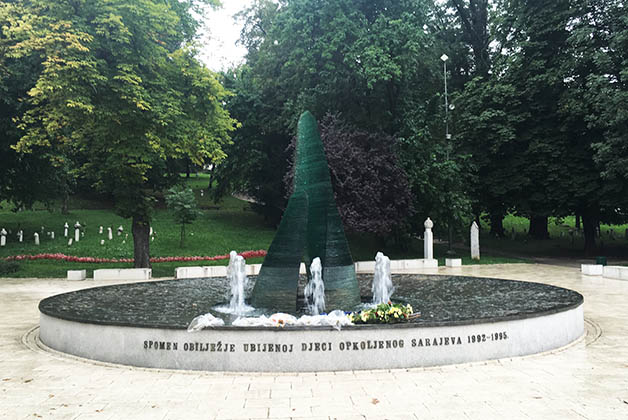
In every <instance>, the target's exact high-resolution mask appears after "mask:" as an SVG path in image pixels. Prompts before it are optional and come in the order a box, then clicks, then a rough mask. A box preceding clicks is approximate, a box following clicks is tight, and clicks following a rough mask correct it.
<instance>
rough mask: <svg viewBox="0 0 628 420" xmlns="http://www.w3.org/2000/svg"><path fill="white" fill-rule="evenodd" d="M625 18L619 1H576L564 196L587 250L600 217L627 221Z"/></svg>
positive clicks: (566, 100) (565, 101) (565, 106)
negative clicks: (579, 219) (568, 167)
mask: <svg viewBox="0 0 628 420" xmlns="http://www.w3.org/2000/svg"><path fill="white" fill-rule="evenodd" d="M627 37H628V17H627V16H626V13H625V6H624V5H623V2H620V1H614V0H588V1H583V2H578V3H577V4H576V5H575V7H574V17H573V19H572V25H571V29H570V32H569V38H568V42H567V46H568V48H569V51H570V59H569V60H568V61H566V62H565V66H564V74H565V80H566V81H567V87H568V89H567V92H566V94H565V95H564V96H563V98H562V101H561V116H562V117H563V119H564V121H565V124H564V130H565V131H566V132H568V133H570V136H571V142H570V143H571V144H570V146H571V147H572V158H571V160H572V162H570V163H571V165H573V166H575V168H574V169H573V171H572V176H571V177H570V180H571V184H572V185H573V188H570V189H569V190H568V192H569V194H568V195H567V196H566V197H564V200H565V201H566V202H567V203H569V205H570V206H571V207H572V208H573V209H574V210H575V211H576V212H577V213H578V214H581V215H582V219H583V227H584V233H585V251H587V252H589V253H593V251H594V250H595V236H596V235H595V229H596V227H597V226H598V224H599V223H600V222H606V223H625V221H626V220H628V211H627V210H626V208H627V205H628V200H627V199H626V197H628V182H627V181H628V176H627V175H628V171H626V162H628V153H627V151H628V148H627V146H626V145H627V144H628V137H627V134H626V133H627V131H626V128H628V118H626V116H625V112H624V110H625V109H626V105H627V104H628V88H627V86H628V83H627V81H628V79H627V77H626V76H627V74H628V73H626V65H627V64H628V54H627V52H626V51H627V48H628V41H627V39H628V38H627Z"/></svg>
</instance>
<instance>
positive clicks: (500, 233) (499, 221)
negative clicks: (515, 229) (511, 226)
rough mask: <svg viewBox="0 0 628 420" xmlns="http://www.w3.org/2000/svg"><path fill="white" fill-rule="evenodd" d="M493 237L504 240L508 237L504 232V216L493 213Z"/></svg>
mask: <svg viewBox="0 0 628 420" xmlns="http://www.w3.org/2000/svg"><path fill="white" fill-rule="evenodd" d="M490 233H491V236H497V237H500V238H503V237H505V236H506V231H504V215H503V214H500V213H491V232H490Z"/></svg>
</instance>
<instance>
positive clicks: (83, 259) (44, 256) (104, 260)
mask: <svg viewBox="0 0 628 420" xmlns="http://www.w3.org/2000/svg"><path fill="white" fill-rule="evenodd" d="M238 255H242V256H243V257H244V258H256V257H265V256H266V251H264V250H263V249H260V250H257V251H244V252H240V253H239V254H238ZM228 259H229V255H228V254H226V255H215V256H213V257H201V256H194V257H154V258H151V259H150V262H154V263H161V262H181V261H217V260H228ZM5 260H7V261H24V260H57V261H68V262H81V263H119V262H121V263H132V262H133V258H96V257H75V256H73V255H65V254H60V253H58V254H36V255H12V256H9V257H6V258H5Z"/></svg>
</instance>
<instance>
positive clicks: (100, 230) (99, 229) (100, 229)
mask: <svg viewBox="0 0 628 420" xmlns="http://www.w3.org/2000/svg"><path fill="white" fill-rule="evenodd" d="M98 233H100V234H101V235H102V226H101V227H100V228H98Z"/></svg>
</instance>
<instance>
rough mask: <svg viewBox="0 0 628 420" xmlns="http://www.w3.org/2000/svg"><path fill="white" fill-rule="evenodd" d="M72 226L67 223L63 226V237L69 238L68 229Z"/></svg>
mask: <svg viewBox="0 0 628 420" xmlns="http://www.w3.org/2000/svg"><path fill="white" fill-rule="evenodd" d="M69 227H70V226H68V222H65V225H63V237H64V238H67V237H68V228H69Z"/></svg>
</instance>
